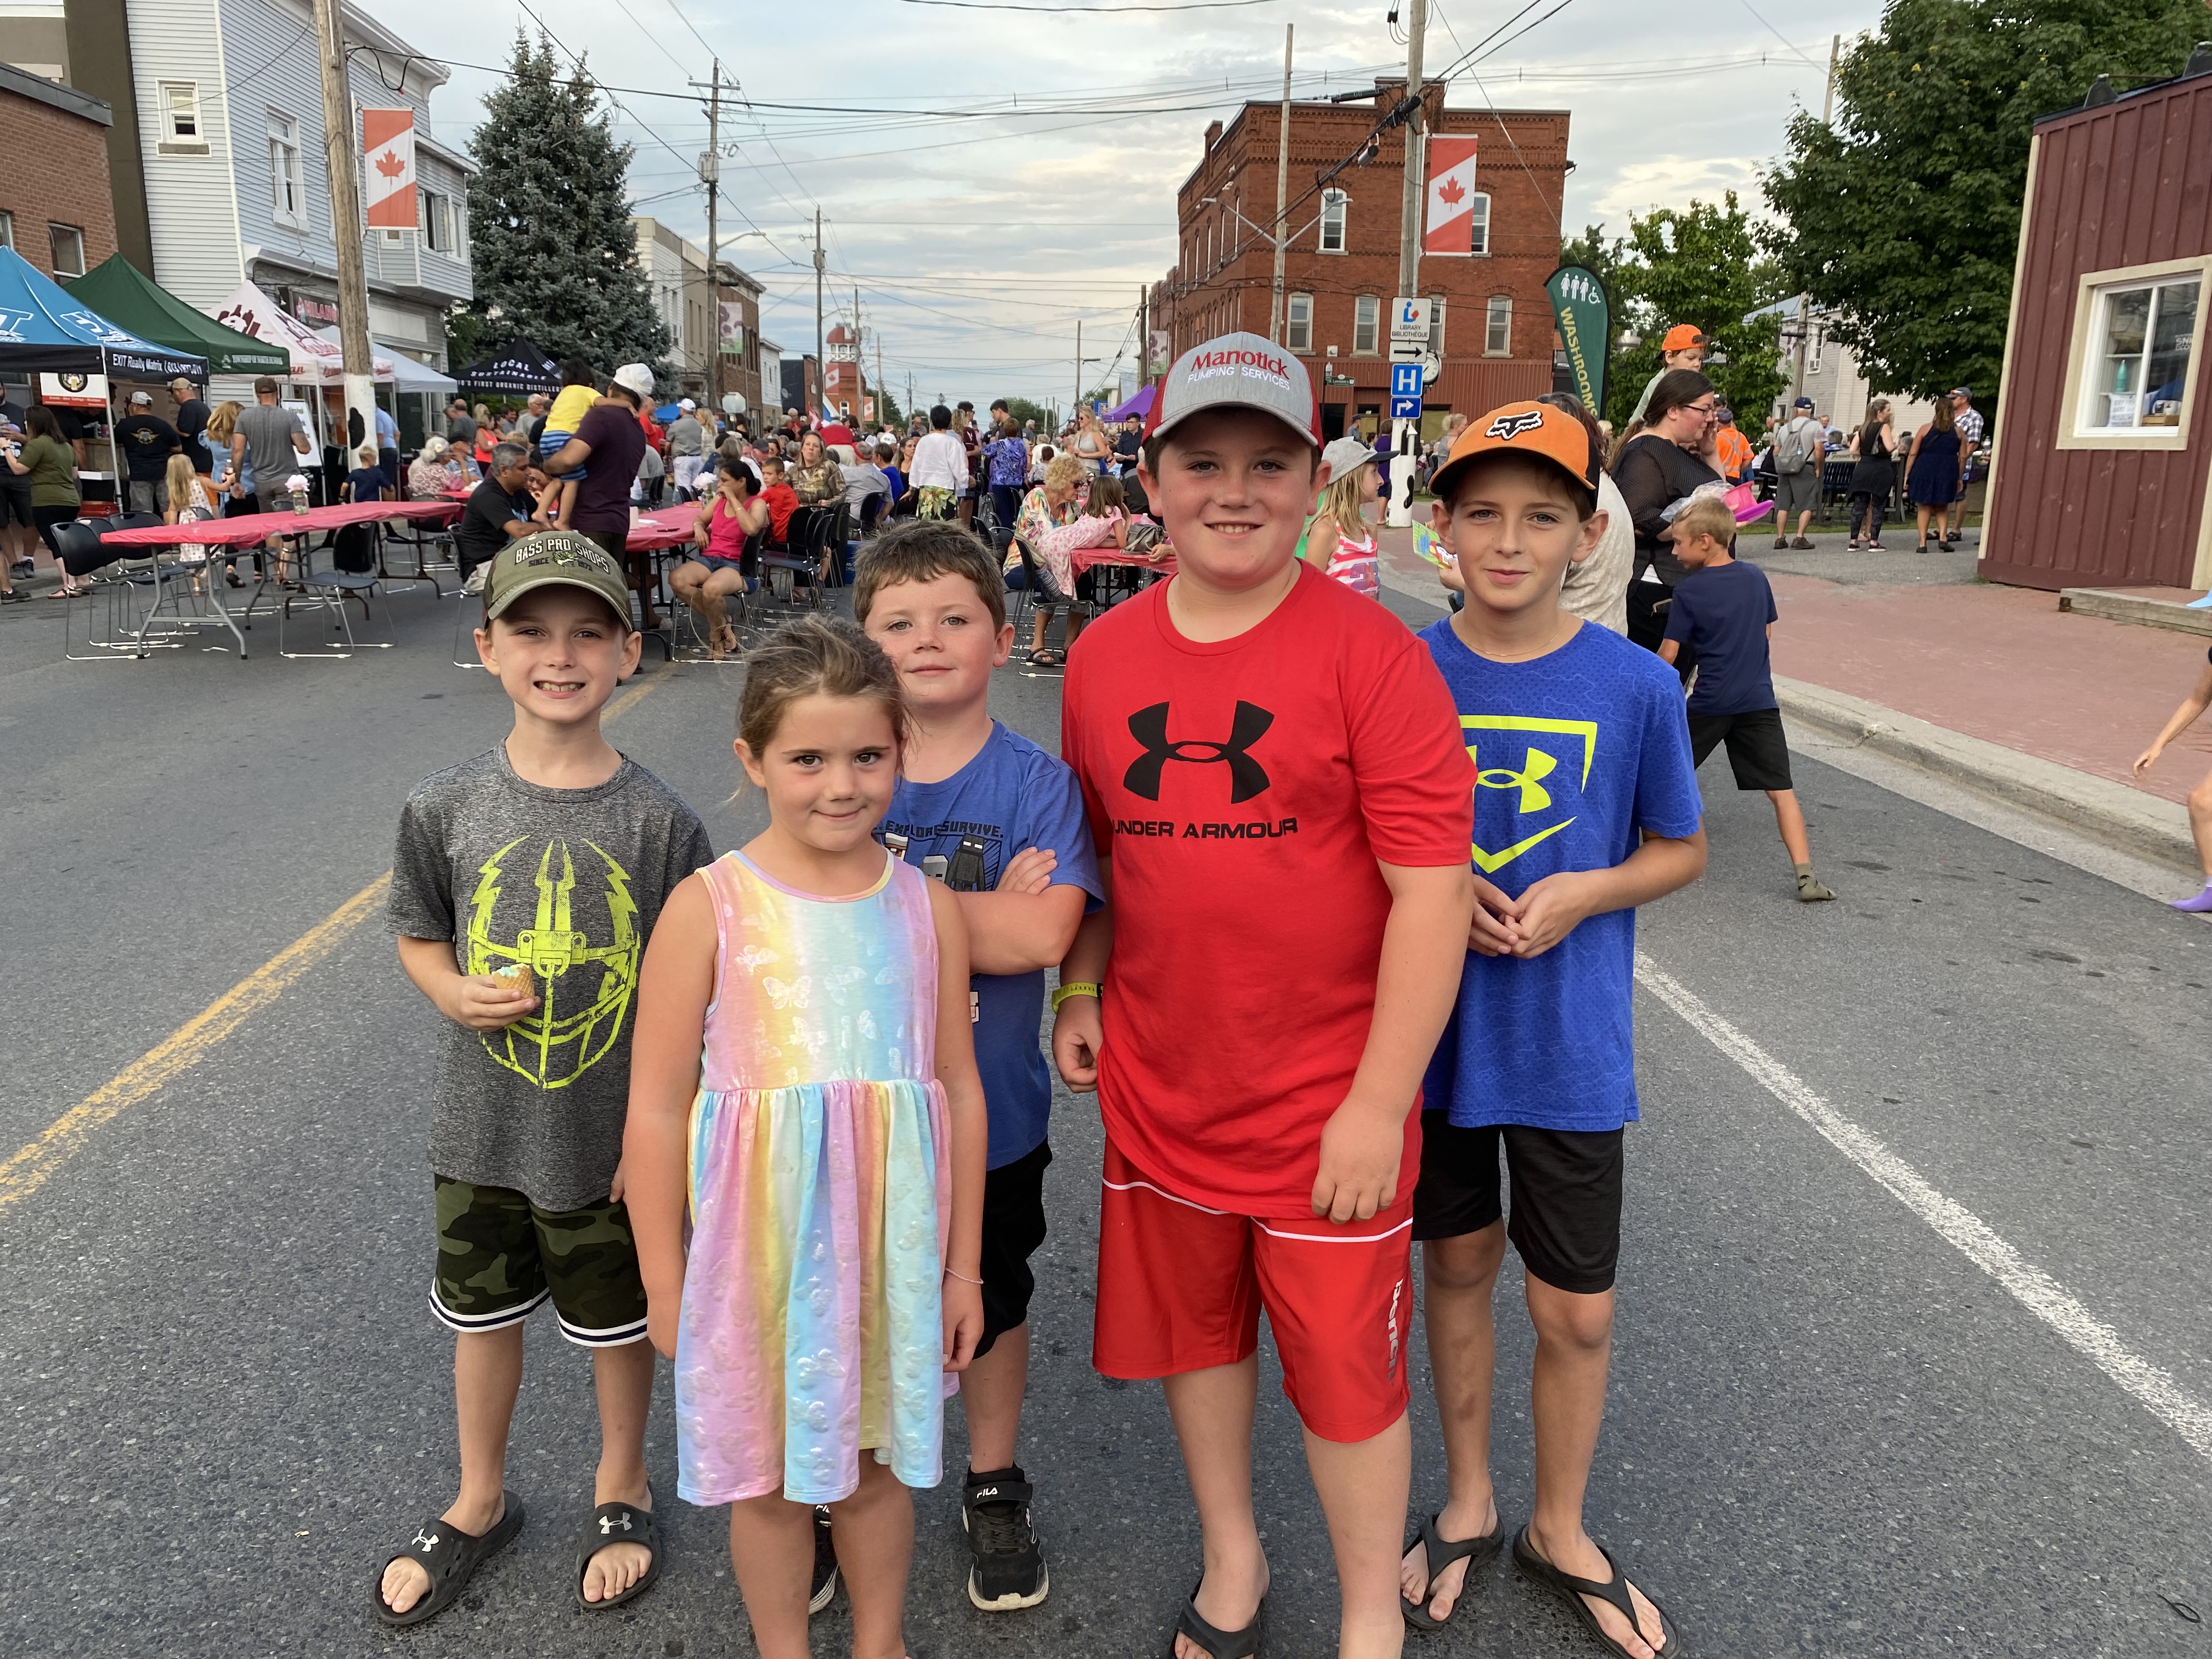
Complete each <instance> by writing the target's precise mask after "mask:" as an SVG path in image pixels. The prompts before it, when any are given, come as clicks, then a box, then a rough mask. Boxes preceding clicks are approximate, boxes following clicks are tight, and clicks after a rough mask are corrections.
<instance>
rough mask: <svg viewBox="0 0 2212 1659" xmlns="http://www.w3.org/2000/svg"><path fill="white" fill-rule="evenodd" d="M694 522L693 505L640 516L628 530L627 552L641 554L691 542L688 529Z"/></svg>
mask: <svg viewBox="0 0 2212 1659" xmlns="http://www.w3.org/2000/svg"><path fill="white" fill-rule="evenodd" d="M698 522H699V503H698V502H696V501H684V502H681V503H678V505H676V506H673V507H655V508H653V511H652V512H650V513H640V514H639V515H638V520H637V522H636V523H635V524H634V525H632V526H630V527H629V550H630V551H631V552H633V553H644V552H648V551H651V550H654V549H656V548H664V547H681V546H683V545H684V544H685V543H686V542H688V541H690V539H691V533H692V529H693V527H694V526H696V525H697V524H698Z"/></svg>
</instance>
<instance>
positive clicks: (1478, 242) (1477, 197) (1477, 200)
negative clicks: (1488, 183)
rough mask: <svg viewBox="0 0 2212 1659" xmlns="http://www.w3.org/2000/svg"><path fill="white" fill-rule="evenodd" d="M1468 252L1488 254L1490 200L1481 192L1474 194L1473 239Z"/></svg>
mask: <svg viewBox="0 0 2212 1659" xmlns="http://www.w3.org/2000/svg"><path fill="white" fill-rule="evenodd" d="M1469 252H1474V253H1487V252H1490V197H1489V196H1488V195H1487V194H1486V193H1485V192H1484V191H1476V192H1475V193H1474V242H1473V244H1472V246H1471V247H1470V249H1469Z"/></svg>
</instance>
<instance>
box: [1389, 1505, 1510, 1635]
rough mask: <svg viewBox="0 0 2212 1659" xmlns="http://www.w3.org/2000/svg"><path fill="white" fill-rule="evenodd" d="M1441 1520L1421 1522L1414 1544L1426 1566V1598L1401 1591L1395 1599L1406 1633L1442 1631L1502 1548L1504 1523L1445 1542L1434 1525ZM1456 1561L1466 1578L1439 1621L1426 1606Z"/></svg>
mask: <svg viewBox="0 0 2212 1659" xmlns="http://www.w3.org/2000/svg"><path fill="white" fill-rule="evenodd" d="M1441 1520H1443V1516H1441V1515H1432V1516H1430V1517H1429V1518H1428V1519H1427V1520H1426V1521H1425V1522H1422V1523H1421V1531H1420V1536H1419V1540H1418V1542H1419V1544H1420V1547H1421V1559H1423V1560H1425V1561H1426V1562H1427V1563H1428V1566H1429V1572H1428V1586H1429V1587H1428V1591H1427V1594H1425V1595H1423V1596H1422V1597H1421V1599H1420V1600H1419V1601H1414V1600H1413V1598H1412V1597H1411V1596H1408V1595H1406V1594H1405V1593H1404V1592H1403V1591H1401V1592H1400V1593H1399V1595H1398V1601H1399V1610H1400V1611H1401V1613H1404V1614H1405V1615H1406V1627H1407V1629H1408V1630H1417V1631H1421V1632H1436V1631H1440V1630H1442V1629H1443V1627H1444V1626H1446V1625H1449V1623H1451V1621H1452V1620H1454V1619H1455V1618H1457V1617H1458V1616H1459V1610H1460V1609H1461V1608H1462V1607H1465V1606H1466V1605H1467V1592H1468V1586H1469V1585H1470V1584H1471V1583H1474V1575H1475V1572H1476V1571H1477V1570H1478V1569H1479V1568H1481V1567H1486V1566H1487V1565H1490V1563H1491V1562H1492V1560H1493V1559H1495V1558H1496V1557H1497V1554H1498V1551H1499V1550H1501V1549H1503V1548H1504V1547H1505V1523H1504V1522H1503V1521H1500V1522H1497V1523H1496V1524H1495V1525H1494V1526H1492V1528H1491V1529H1490V1530H1489V1531H1488V1532H1486V1533H1484V1534H1481V1536H1480V1537H1477V1538H1446V1537H1445V1536H1444V1535H1443V1532H1442V1531H1440V1530H1439V1529H1438V1528H1437V1522H1439V1521H1441ZM1406 1548H1407V1549H1409V1550H1410V1549H1411V1548H1413V1545H1412V1544H1410V1543H1409V1544H1407V1546H1406ZM1455 1561H1464V1562H1466V1563H1467V1577H1464V1578H1462V1579H1461V1580H1460V1584H1459V1595H1457V1596H1456V1597H1455V1598H1454V1599H1453V1601H1452V1605H1451V1611H1450V1612H1449V1613H1446V1614H1445V1615H1444V1616H1443V1618H1441V1619H1437V1618H1432V1617H1431V1616H1430V1613H1429V1603H1430V1602H1431V1601H1435V1600H1436V1596H1437V1579H1438V1578H1440V1577H1443V1571H1444V1569H1445V1568H1446V1567H1449V1565H1451V1564H1452V1563H1453V1562H1455Z"/></svg>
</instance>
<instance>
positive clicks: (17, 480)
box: [0, 469, 39, 530]
mask: <svg viewBox="0 0 2212 1659" xmlns="http://www.w3.org/2000/svg"><path fill="white" fill-rule="evenodd" d="M38 523H39V521H38V520H36V519H34V518H33V517H32V516H31V481H30V480H29V479H28V478H25V477H18V476H17V475H16V474H15V473H13V472H7V471H5V470H4V469H0V530H5V529H6V528H7V527H8V526H9V525H10V524H19V525H21V526H23V527H24V528H25V529H26V530H34V529H36V528H37V527H38Z"/></svg>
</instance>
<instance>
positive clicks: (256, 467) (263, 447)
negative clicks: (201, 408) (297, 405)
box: [230, 374, 312, 513]
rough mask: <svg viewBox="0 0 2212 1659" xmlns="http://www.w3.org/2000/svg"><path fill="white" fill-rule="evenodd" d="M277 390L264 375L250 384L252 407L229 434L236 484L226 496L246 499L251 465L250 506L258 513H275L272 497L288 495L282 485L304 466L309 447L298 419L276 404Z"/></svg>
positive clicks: (274, 384)
mask: <svg viewBox="0 0 2212 1659" xmlns="http://www.w3.org/2000/svg"><path fill="white" fill-rule="evenodd" d="M278 395H279V388H278V386H277V385H276V381H275V380H271V379H270V377H269V376H268V375H266V374H264V375H263V376H262V377H261V378H260V379H259V380H256V381H255V382H254V383H253V407H252V408H251V409H249V410H246V411H245V412H244V413H243V414H241V415H240V416H239V417H238V426H237V428H236V429H235V430H234V432H233V433H232V434H231V439H230V464H231V467H232V470H233V471H234V473H235V475H236V477H237V479H238V482H237V483H234V484H233V485H232V486H231V489H230V493H231V494H232V495H234V496H236V497H237V498H238V499H239V500H240V501H244V500H245V499H246V463H247V462H249V461H251V462H252V465H253V505H254V510H255V511H256V512H258V513H274V512H276V510H277V501H276V498H277V497H278V496H280V495H288V494H289V488H288V486H287V484H286V483H285V481H286V480H287V479H289V477H291V476H292V475H293V474H294V473H295V472H297V471H299V470H300V469H301V467H302V466H303V465H305V464H306V457H307V455H308V454H309V453H311V448H312V446H311V445H310V442H309V441H308V438H307V428H305V427H303V426H301V424H300V417H299V416H297V415H295V414H294V413H293V412H292V411H291V410H289V409H287V408H285V407H284V405H283V404H281V403H279V402H278V401H277V398H278Z"/></svg>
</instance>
